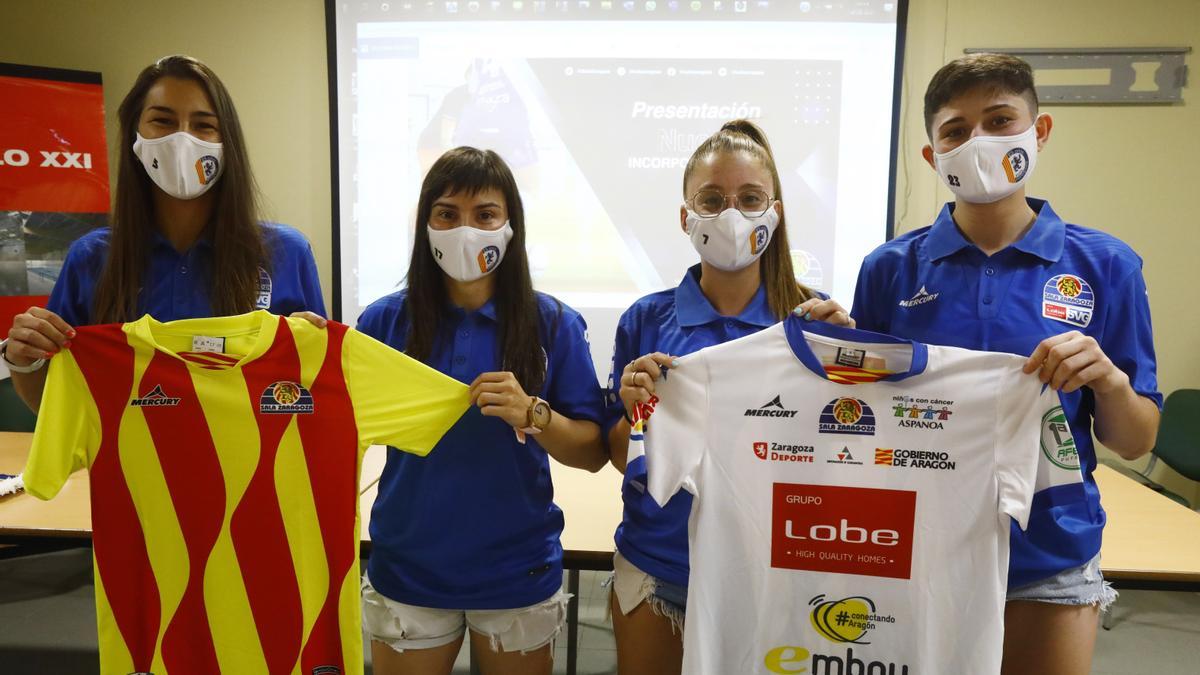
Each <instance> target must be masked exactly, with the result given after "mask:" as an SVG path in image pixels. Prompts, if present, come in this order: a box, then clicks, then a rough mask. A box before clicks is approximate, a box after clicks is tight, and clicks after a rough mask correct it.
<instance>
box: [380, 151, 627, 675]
mask: <svg viewBox="0 0 1200 675" xmlns="http://www.w3.org/2000/svg"><path fill="white" fill-rule="evenodd" d="M358 329H359V330H361V331H362V332H364V333H366V334H368V335H370V336H372V337H375V338H376V339H378V340H380V341H382V342H384V343H386V344H388V345H391V346H392V347H394V348H396V349H398V350H402V351H404V352H406V353H407V354H408V355H410V356H412V357H414V358H416V359H418V360H420V361H423V362H425V363H427V364H429V365H430V366H432V367H434V368H436V369H438V370H440V371H441V372H443V373H445V374H447V375H449V376H451V377H453V378H455V379H458V380H460V381H462V382H465V383H470V385H471V401H472V403H473V404H474V407H472V408H471V409H470V410H469V411H468V412H467V413H466V414H465V415H464V416H463V418H462V419H460V420H459V421H458V423H457V424H455V426H454V427H452V428H451V429H450V431H449V432H448V433H447V434H446V435H445V437H443V438H442V440H441V441H440V442H439V443H438V444H437V446H436V447H435V448H434V450H433V452H432V453H430V455H429V456H428V457H426V458H418V457H415V456H413V455H409V454H407V453H403V452H397V451H389V452H388V457H387V463H386V465H385V466H384V469H383V474H382V476H381V478H380V480H379V496H378V498H376V500H375V505H374V507H373V508H372V509H371V541H372V544H373V549H372V553H371V558H370V561H369V562H368V564H367V574H366V577H365V578H364V580H363V623H364V626H365V627H366V630H367V632H368V633H370V635H371V640H372V642H371V653H372V655H373V657H374V668H375V672H376V673H381V674H387V675H401V674H403V675H408V674H412V675H447V674H448V673H450V670H451V668H452V667H453V665H454V659H455V657H456V656H457V655H458V652H459V648H460V646H461V645H462V641H463V636H464V633H465V632H466V629H467V628H468V627H469V628H470V632H471V642H472V646H473V647H474V653H475V655H476V657H477V658H478V659H479V662H480V665H481V666H482V671H483V673H484V674H485V675H508V674H512V675H518V674H520V675H537V674H539V673H540V674H544V675H549V673H550V671H551V666H552V652H551V645H552V642H553V640H554V637H555V636H556V635H557V634H558V632H559V631H560V629H561V627H562V625H563V621H564V619H565V616H566V613H565V604H566V597H565V594H563V593H562V592H561V590H560V588H561V585H562V546H561V545H560V544H559V535H560V533H561V532H562V528H563V515H562V512H561V511H560V510H559V509H558V507H557V506H555V505H554V501H553V487H552V486H551V484H550V464H549V458H550V457H554V459H556V460H558V461H559V462H561V463H563V464H566V465H568V466H574V467H579V468H585V469H588V470H589V471H598V470H599V469H600V468H601V467H603V466H604V464H605V462H606V461H607V460H608V453H607V451H606V449H605V447H604V443H603V442H602V440H601V438H600V426H599V421H600V419H601V415H602V411H603V405H604V402H603V399H604V396H603V392H602V391H601V389H600V386H599V383H598V381H597V379H596V371H595V368H594V367H593V366H592V357H591V354H590V352H589V350H588V344H587V337H586V335H587V332H586V331H587V327H586V326H585V324H584V322H583V318H582V317H580V315H579V314H578V313H577V312H575V311H574V310H572V309H571V308H569V307H566V306H565V305H563V304H562V303H560V302H559V301H557V300H555V299H554V298H552V297H550V296H548V295H544V294H542V293H535V292H534V290H533V284H532V282H531V280H530V275H529V264H528V259H527V257H526V252H525V217H524V209H523V207H522V204H521V196H520V194H519V193H518V191H517V186H516V182H515V181H514V180H513V176H512V172H511V171H510V170H509V168H508V166H507V165H506V164H505V163H504V161H503V160H501V159H500V157H499V156H498V155H497V154H496V153H494V152H492V151H490V150H488V151H481V150H476V149H474V148H469V147H460V148H456V149H454V150H451V151H449V152H447V153H446V154H444V155H442V157H441V158H440V159H438V160H437V162H435V163H434V164H433V166H432V167H431V168H430V170H429V173H428V174H427V175H426V177H425V181H424V183H423V184H422V186H421V195H420V198H419V201H418V203H417V220H416V231H415V237H414V241H413V250H412V260H411V262H410V264H409V269H408V287H407V288H406V289H404V290H401V291H399V292H397V293H393V294H391V295H388V296H385V297H383V298H381V299H379V300H377V301H375V302H373V303H371V305H370V306H369V307H367V309H366V310H365V311H364V312H363V314H362V316H361V317H359V320H358Z"/></svg>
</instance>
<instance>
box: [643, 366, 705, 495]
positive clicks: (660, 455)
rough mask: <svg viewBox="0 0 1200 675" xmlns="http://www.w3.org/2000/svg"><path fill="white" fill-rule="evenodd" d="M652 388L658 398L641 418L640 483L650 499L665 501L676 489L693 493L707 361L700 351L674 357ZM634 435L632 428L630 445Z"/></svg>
mask: <svg viewBox="0 0 1200 675" xmlns="http://www.w3.org/2000/svg"><path fill="white" fill-rule="evenodd" d="M656 390H657V392H656V395H657V396H658V398H659V402H658V404H657V405H656V407H655V410H654V413H653V415H652V416H651V418H650V419H649V420H647V421H646V422H645V434H644V437H645V438H644V443H645V448H644V453H645V455H646V483H647V487H648V489H649V491H650V495H651V496H652V497H654V500H655V501H656V502H658V503H659V505H661V506H666V504H667V501H668V500H670V499H671V497H673V496H674V495H675V493H676V492H679V490H681V489H683V490H687V491H688V492H690V493H692V494H693V495H697V496H698V494H699V493H698V488H697V481H696V476H697V470H698V469H699V467H700V461H701V460H702V459H703V457H704V453H705V451H706V449H707V446H708V443H707V439H708V426H707V420H708V417H709V416H708V364H707V363H706V362H705V357H704V354H702V353H696V354H692V355H690V356H685V357H683V358H682V359H680V360H679V365H678V366H677V367H675V368H674V369H672V370H671V371H670V372H669V373H668V375H667V377H666V378H665V379H663V380H660V381H659V384H658V385H657V387H656ZM635 431H636V430H635ZM637 437H638V434H636V433H633V434H631V435H630V446H631V449H632V446H633V445H634V443H635V441H636V439H637ZM632 458H633V455H632V454H631V455H630V459H632Z"/></svg>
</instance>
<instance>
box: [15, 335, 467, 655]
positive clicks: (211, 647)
mask: <svg viewBox="0 0 1200 675" xmlns="http://www.w3.org/2000/svg"><path fill="white" fill-rule="evenodd" d="M468 403H469V396H468V393H467V387H466V386H465V385H463V384H462V383H460V382H457V381H455V380H453V379H451V378H449V377H447V376H445V375H442V374H441V373H439V372H437V371H436V370H433V369H432V368H429V367H427V366H425V365H423V364H421V363H420V362H418V361H415V360H413V359H411V358H409V357H407V356H405V355H404V354H401V353H400V352H397V351H395V350H393V349H391V348H390V347H387V346H386V345H384V344H382V343H380V342H377V341H376V340H374V339H372V338H370V337H368V336H366V335H364V334H362V333H359V332H357V331H354V330H350V329H348V328H347V327H346V326H344V325H342V324H339V323H334V322H330V323H329V325H328V328H327V329H320V328H317V327H315V326H313V325H311V324H310V323H308V322H307V321H304V320H300V319H287V318H282V317H277V316H272V315H271V314H268V313H266V312H262V311H260V312H254V313H251V314H244V315H241V316H233V317H222V318H211V319H189V320H184V321H175V322H170V323H160V322H157V321H155V320H153V319H152V318H150V317H149V316H146V317H143V318H142V319H140V320H138V321H134V322H132V323H127V324H123V325H121V324H113V325H105V326H90V327H85V328H80V329H79V330H78V336H77V337H76V338H75V339H74V341H73V344H72V346H71V348H70V349H69V350H65V351H63V352H62V353H60V354H58V355H57V356H55V357H54V359H53V360H52V362H51V366H50V371H49V374H48V376H47V382H46V389H45V394H44V396H43V399H42V407H41V414H40V415H39V419H38V426H37V431H36V433H35V435H34V440H33V448H32V450H31V452H30V457H29V462H28V465H27V466H26V469H25V486H26V489H27V490H28V491H29V492H30V493H32V494H34V495H36V496H38V497H41V498H43V499H49V498H51V497H53V496H54V495H55V494H56V493H57V492H58V490H59V489H60V488H61V487H62V484H63V482H64V481H65V480H66V479H67V477H68V476H69V475H70V474H71V473H72V472H73V471H75V470H76V469H79V468H81V467H88V468H89V469H90V476H89V478H90V483H91V495H92V526H93V530H94V535H93V537H94V555H95V558H94V561H95V570H96V609H97V617H98V627H99V638H100V662H101V671H102V672H103V673H106V674H107V673H119V674H121V675H124V674H126V673H134V672H137V673H155V674H156V675H164V674H168V673H169V674H171V675H179V674H187V673H203V674H205V675H209V674H211V673H218V672H223V673H301V674H302V675H334V674H338V675H340V674H342V673H361V672H362V671H363V657H362V633H361V615H360V611H359V568H358V560H359V557H358V546H359V521H358V473H359V467H360V463H361V458H362V453H363V452H364V450H365V449H366V448H367V447H368V446H370V445H372V444H376V443H378V444H387V445H391V446H394V447H398V448H402V449H405V450H407V451H409V452H412V453H414V454H417V455H425V454H428V453H429V451H430V450H432V449H433V447H434V444H435V443H437V441H438V439H440V438H441V437H442V435H443V434H444V433H445V432H446V430H447V429H449V428H450V427H451V426H452V425H453V424H454V422H455V421H457V419H458V418H459V417H460V416H461V415H462V413H463V412H464V411H465V410H466V408H467V406H468Z"/></svg>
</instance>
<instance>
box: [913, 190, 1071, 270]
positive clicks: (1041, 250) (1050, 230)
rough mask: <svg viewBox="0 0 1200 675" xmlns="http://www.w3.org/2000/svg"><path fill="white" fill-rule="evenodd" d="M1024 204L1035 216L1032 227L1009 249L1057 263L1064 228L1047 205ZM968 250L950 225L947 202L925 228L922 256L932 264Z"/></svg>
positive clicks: (1030, 200)
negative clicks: (925, 236) (926, 231)
mask: <svg viewBox="0 0 1200 675" xmlns="http://www.w3.org/2000/svg"><path fill="white" fill-rule="evenodd" d="M1025 201H1026V202H1027V203H1028V204H1029V208H1031V209H1033V210H1034V212H1035V213H1037V214H1038V215H1037V218H1036V219H1035V220H1034V221H1033V227H1031V228H1029V231H1028V232H1026V233H1025V236H1024V237H1021V239H1020V240H1018V241H1016V242H1014V243H1013V244H1012V246H1011V248H1015V249H1017V250H1018V251H1022V252H1024V253H1028V254H1030V255H1033V256H1037V257H1038V258H1041V259H1042V260H1045V261H1047V262H1058V260H1059V258H1061V257H1062V253H1063V246H1064V243H1065V241H1066V232H1067V228H1066V225H1065V224H1064V223H1063V221H1062V218H1059V217H1058V214H1057V213H1055V212H1054V209H1052V208H1050V203H1049V202H1047V201H1045V200H1043V199H1033V198H1032V197H1026V198H1025ZM971 246H974V244H972V243H971V242H970V240H968V239H967V238H966V236H964V235H963V233H962V230H960V229H958V224H957V223H955V222H954V202H948V203H947V204H946V205H945V206H943V207H942V210H941V212H940V213H938V217H937V219H936V220H934V221H933V226H932V227H931V228H929V236H928V237H927V238H926V239H925V251H926V253H927V254H928V255H929V258H930V260H933V261H935V262H936V261H938V260H941V259H942V258H946V257H948V256H951V255H953V254H955V253H958V252H959V251H961V250H963V249H964V248H967V247H971Z"/></svg>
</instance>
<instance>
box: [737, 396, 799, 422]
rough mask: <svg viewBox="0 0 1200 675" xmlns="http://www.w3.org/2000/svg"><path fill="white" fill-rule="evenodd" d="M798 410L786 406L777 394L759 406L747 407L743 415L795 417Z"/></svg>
mask: <svg viewBox="0 0 1200 675" xmlns="http://www.w3.org/2000/svg"><path fill="white" fill-rule="evenodd" d="M797 412H798V411H796V410H788V409H787V408H785V407H784V406H783V402H782V401H780V400H779V396H776V397H775V398H773V399H771V400H770V401H767V402H766V403H764V404H763V405H762V406H761V407H759V408H747V409H746V413H745V415H743V417H795V416H796V413H797Z"/></svg>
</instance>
